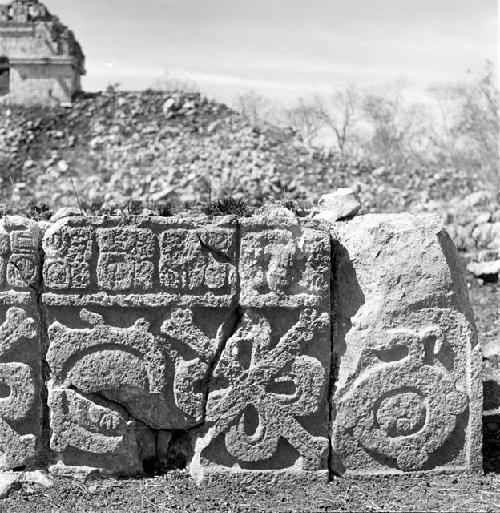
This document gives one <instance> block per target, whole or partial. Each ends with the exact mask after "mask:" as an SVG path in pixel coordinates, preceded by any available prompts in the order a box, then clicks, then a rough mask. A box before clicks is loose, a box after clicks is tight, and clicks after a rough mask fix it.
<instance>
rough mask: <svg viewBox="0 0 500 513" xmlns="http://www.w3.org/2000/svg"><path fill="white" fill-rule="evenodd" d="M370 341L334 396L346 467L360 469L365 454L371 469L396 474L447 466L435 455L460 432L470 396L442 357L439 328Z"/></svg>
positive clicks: (401, 332) (395, 332)
mask: <svg viewBox="0 0 500 513" xmlns="http://www.w3.org/2000/svg"><path fill="white" fill-rule="evenodd" d="M370 338H371V341H370V343H369V345H368V347H366V348H365V349H364V350H363V351H362V354H361V356H360V358H359V361H358V365H357V369H356V372H355V374H354V376H353V377H352V378H351V379H350V380H349V382H348V384H347V385H346V386H345V387H344V388H343V389H342V390H341V391H340V392H339V393H338V395H337V400H336V402H337V404H338V414H337V418H336V421H335V424H336V435H337V445H336V447H335V448H334V450H336V451H337V456H338V457H339V458H340V459H341V460H342V461H343V462H344V465H345V466H346V468H348V469H351V468H353V467H354V469H355V468H356V467H357V465H359V464H365V461H364V456H366V455H369V458H370V459H372V460H373V462H372V464H373V465H374V466H375V467H377V463H380V464H381V465H382V466H387V467H389V468H394V469H399V470H401V471H414V470H422V469H429V468H433V467H435V466H437V465H438V464H441V465H442V464H444V463H446V461H443V457H444V459H445V458H446V456H445V455H444V456H443V455H441V457H437V458H436V453H438V452H439V449H441V448H442V447H443V446H444V445H445V443H446V442H447V440H448V439H449V437H450V436H451V435H452V434H453V433H454V431H455V429H456V428H457V427H458V425H459V423H458V421H457V419H458V417H459V416H460V415H462V414H463V413H464V412H465V411H466V408H467V406H468V397H467V394H466V392H465V390H464V389H463V384H460V383H457V381H456V378H455V376H454V372H453V371H454V369H453V365H454V362H453V360H451V361H450V359H449V357H447V356H446V351H447V349H446V337H445V336H444V334H443V331H442V329H441V328H440V327H439V326H438V325H436V326H431V327H429V328H425V329H422V330H421V331H415V330H397V329H394V330H387V331H385V332H378V333H377V332H371V333H369V334H368V335H367V339H370ZM359 453H364V454H363V456H360V454H359ZM366 466H367V467H368V468H369V467H370V465H366Z"/></svg>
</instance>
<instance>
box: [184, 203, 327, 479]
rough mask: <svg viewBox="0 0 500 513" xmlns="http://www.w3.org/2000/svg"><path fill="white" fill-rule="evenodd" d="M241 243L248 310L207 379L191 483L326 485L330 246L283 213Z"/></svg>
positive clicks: (246, 229)
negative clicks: (240, 480) (233, 480)
mask: <svg viewBox="0 0 500 513" xmlns="http://www.w3.org/2000/svg"><path fill="white" fill-rule="evenodd" d="M241 236H242V239H241V260H240V266H239V269H240V283H241V303H242V305H243V306H244V307H243V308H242V311H241V317H240V320H239V323H238V325H237V327H236V330H235V332H234V333H233V335H232V336H231V337H230V338H229V340H228V341H227V343H226V345H225V347H224V350H223V352H222V354H221V356H220V358H219V360H218V361H217V363H216V365H215V367H214V370H213V373H212V378H211V381H210V388H209V393H208V402H207V406H206V411H207V414H206V422H205V426H204V428H203V429H202V430H201V432H200V433H199V435H198V438H197V440H196V443H195V454H194V457H193V460H192V462H191V474H192V475H193V476H194V477H195V478H196V479H197V480H198V481H202V480H214V479H215V480H216V479H219V478H221V479H226V478H228V477H230V476H231V477H238V476H236V475H235V474H238V475H241V476H246V477H245V479H247V480H250V481H252V480H260V479H264V480H267V479H273V478H284V479H288V478H289V477H290V476H295V477H293V478H292V479H295V478H306V479H318V478H319V479H327V477H328V452H329V448H328V445H329V444H328V384H329V375H330V365H331V342H330V336H331V333H330V302H329V294H330V289H329V280H330V274H329V267H328V258H329V254H330V240H329V236H328V234H325V233H323V232H319V231H316V230H313V229H310V228H303V227H302V226H300V225H299V224H298V222H297V219H296V218H295V217H292V216H290V215H289V213H288V212H286V211H281V212H279V214H278V216H277V217H266V215H264V216H262V217H255V218H250V219H247V220H244V221H243V222H242V231H241ZM251 305H256V307H252V308H250V307H249V306H251ZM307 305H313V306H307ZM236 469H237V471H238V472H235V470H236ZM287 476H288V477H287Z"/></svg>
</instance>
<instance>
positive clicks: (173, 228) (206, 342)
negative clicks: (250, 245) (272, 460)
mask: <svg viewBox="0 0 500 513" xmlns="http://www.w3.org/2000/svg"><path fill="white" fill-rule="evenodd" d="M235 232H236V230H235V228H234V226H233V224H232V221H231V220H230V219H226V220H224V219H222V220H219V221H217V222H215V223H213V224H209V223H206V222H200V223H198V222H197V221H193V220H192V219H191V220H188V219H183V218H168V219H162V218H150V217H137V218H132V220H129V223H127V224H126V225H124V224H123V223H121V221H120V219H103V218H81V217H80V218H66V219H63V220H61V221H59V222H58V223H55V225H53V226H51V227H50V228H49V229H48V230H47V232H46V233H45V237H44V240H43V247H44V249H45V252H46V259H45V266H44V276H45V281H46V285H47V292H45V293H44V294H43V297H42V300H43V303H44V307H45V314H46V318H47V323H48V341H49V347H48V351H47V364H48V367H49V369H50V373H51V380H50V382H49V384H48V388H49V408H50V410H51V417H50V424H51V429H52V438H51V443H50V444H51V448H52V450H53V451H54V452H55V453H56V454H57V458H58V465H56V467H57V468H55V469H54V471H57V472H58V473H61V472H64V470H63V469H62V467H67V468H68V469H69V468H70V467H71V468H76V467H79V466H85V467H88V468H89V469H92V468H95V469H97V470H98V471H99V472H103V473H114V474H122V473H123V474H135V473H140V472H141V471H142V468H143V467H142V465H143V463H144V462H145V461H147V460H151V459H152V458H153V459H154V458H156V457H159V451H165V450H166V447H165V445H166V441H165V440H163V441H162V443H160V445H158V441H155V442H154V443H151V441H150V439H151V437H152V436H153V431H152V430H155V431H157V430H162V431H164V430H188V429H190V428H192V427H194V426H197V425H199V424H201V423H202V422H203V421H204V405H205V402H206V388H207V386H208V375H209V372H210V370H211V368H212V367H213V364H214V359H215V358H216V355H217V351H218V350H219V347H221V346H222V345H223V344H224V342H225V339H227V338H228V337H229V334H230V332H231V330H232V329H233V325H234V324H235V322H236V317H235V301H234V294H235V290H236V270H235V268H236V260H235V252H236V243H235ZM164 438H165V437H164ZM96 454H97V455H99V457H95V458H94V456H95V455H96Z"/></svg>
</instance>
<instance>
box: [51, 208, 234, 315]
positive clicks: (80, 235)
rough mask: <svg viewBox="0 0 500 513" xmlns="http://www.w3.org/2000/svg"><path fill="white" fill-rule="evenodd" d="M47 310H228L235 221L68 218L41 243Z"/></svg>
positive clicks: (231, 298)
mask: <svg viewBox="0 0 500 513" xmlns="http://www.w3.org/2000/svg"><path fill="white" fill-rule="evenodd" d="M43 248H44V251H45V253H46V259H45V263H44V270H43V274H44V281H45V286H46V288H47V293H46V294H45V296H44V301H45V302H46V304H51V305H57V304H59V305H63V304H65V303H67V304H71V305H80V306H85V305H89V304H95V305H101V306H151V307H155V306H167V305H181V304H183V305H187V306H192V305H206V306H211V307H218V306H219V307H222V306H230V305H231V304H232V303H233V300H234V297H235V293H236V268H235V261H236V258H235V255H236V228H235V224H234V220H233V219H232V218H229V217H226V218H220V219H219V220H218V221H216V222H214V223H212V224H210V223H209V222H208V221H207V220H206V219H203V218H178V217H172V218H150V217H135V218H131V219H128V222H127V223H124V222H123V221H121V220H120V219H119V218H111V219H106V218H83V217H78V218H77V217H71V218H65V219H62V220H60V221H58V222H57V223H55V224H54V225H53V226H51V227H50V228H49V229H48V230H47V232H46V234H45V237H44V240H43Z"/></svg>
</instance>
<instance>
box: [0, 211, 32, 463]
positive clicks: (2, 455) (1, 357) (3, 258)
mask: <svg viewBox="0 0 500 513" xmlns="http://www.w3.org/2000/svg"><path fill="white" fill-rule="evenodd" d="M38 239H39V235H38V229H37V226H36V223H34V222H32V221H29V220H28V219H24V218H21V217H9V216H6V217H4V218H2V219H0V470H7V469H15V468H19V467H32V466H34V465H35V464H36V463H37V462H38V460H39V455H40V443H41V442H40V437H41V429H42V425H41V424H42V422H41V395H40V393H41V385H42V383H41V354H40V338H39V332H38V317H37V313H36V308H35V304H36V295H35V294H34V293H33V292H31V290H32V288H33V287H36V286H37V285H38V263H39V256H38Z"/></svg>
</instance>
